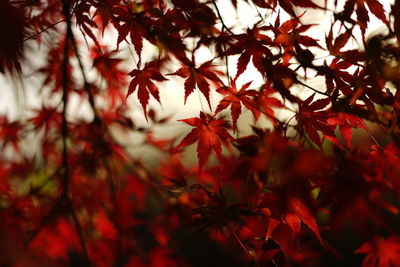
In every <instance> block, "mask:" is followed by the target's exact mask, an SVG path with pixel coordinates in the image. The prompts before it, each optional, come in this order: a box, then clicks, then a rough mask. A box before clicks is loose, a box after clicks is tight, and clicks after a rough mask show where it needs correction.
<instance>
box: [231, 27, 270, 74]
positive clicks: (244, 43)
mask: <svg viewBox="0 0 400 267" xmlns="http://www.w3.org/2000/svg"><path fill="white" fill-rule="evenodd" d="M257 26H258V25H257V24H256V25H254V27H253V29H247V32H246V33H242V34H239V35H236V36H235V39H236V40H237V42H236V43H235V44H233V45H232V46H231V47H230V48H229V49H228V50H227V51H226V54H227V55H236V54H240V56H239V59H238V62H237V72H236V77H238V76H239V75H240V74H242V73H243V72H244V71H245V69H246V67H247V64H248V63H249V61H250V58H252V61H253V64H254V67H256V69H257V70H258V71H259V72H260V73H261V74H263V73H264V69H263V64H262V61H263V57H264V56H265V55H267V56H268V57H272V56H273V55H272V52H271V51H270V47H271V46H273V45H274V44H273V42H272V40H271V38H269V37H268V36H267V35H265V34H262V32H263V31H266V30H268V29H269V27H266V26H264V27H257ZM263 75H264V74H263Z"/></svg>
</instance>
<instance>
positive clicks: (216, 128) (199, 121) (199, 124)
mask: <svg viewBox="0 0 400 267" xmlns="http://www.w3.org/2000/svg"><path fill="white" fill-rule="evenodd" d="M179 121H182V122H184V123H186V124H189V125H190V126H192V127H196V128H194V129H193V130H192V131H191V132H190V133H188V134H187V135H186V136H185V138H183V140H182V141H181V142H180V144H179V145H178V146H177V147H176V148H175V150H179V149H181V148H183V147H185V146H189V145H191V144H193V143H195V142H196V141H198V144H197V157H198V159H199V166H200V170H201V169H202V168H203V166H204V164H205V163H206V160H207V159H208V157H209V156H210V154H211V150H214V152H215V153H216V154H217V157H218V158H219V159H220V160H221V159H222V146H221V144H224V145H225V146H228V145H229V142H230V141H232V140H233V137H232V136H231V135H230V134H229V132H228V131H227V128H228V126H227V122H226V121H225V120H220V119H214V117H211V116H210V115H206V114H204V113H203V112H200V116H199V117H195V118H190V119H184V120H179Z"/></svg>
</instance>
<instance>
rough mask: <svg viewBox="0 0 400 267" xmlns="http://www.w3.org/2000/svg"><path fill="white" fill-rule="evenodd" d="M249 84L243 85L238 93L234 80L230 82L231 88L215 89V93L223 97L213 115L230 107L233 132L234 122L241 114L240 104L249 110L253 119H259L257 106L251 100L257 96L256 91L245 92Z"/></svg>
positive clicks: (234, 128)
mask: <svg viewBox="0 0 400 267" xmlns="http://www.w3.org/2000/svg"><path fill="white" fill-rule="evenodd" d="M250 84H251V82H248V83H246V84H244V85H243V86H242V87H241V88H240V89H239V91H238V90H237V87H236V79H234V80H232V81H231V86H223V87H220V88H218V89H217V92H219V93H221V94H224V95H225V97H224V98H223V99H222V100H221V101H220V102H219V105H218V106H217V109H216V110H215V114H218V113H219V112H221V111H222V110H224V109H226V108H227V107H229V106H231V116H232V122H233V130H234V131H235V130H236V122H237V120H238V118H239V116H240V114H241V113H242V104H243V105H244V106H245V107H246V108H247V109H248V110H250V111H251V112H252V113H253V115H254V117H255V118H258V117H259V114H260V112H259V111H258V108H257V105H256V103H255V102H254V100H253V98H252V97H254V96H256V95H257V94H258V92H257V91H256V90H246V89H247V88H249V86H250Z"/></svg>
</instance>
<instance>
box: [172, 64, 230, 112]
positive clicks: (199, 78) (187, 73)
mask: <svg viewBox="0 0 400 267" xmlns="http://www.w3.org/2000/svg"><path fill="white" fill-rule="evenodd" d="M217 74H219V75H222V72H221V71H218V70H216V69H215V65H214V64H212V60H210V61H207V62H205V63H203V64H201V65H200V67H198V68H196V67H195V63H192V62H186V65H185V66H184V67H182V68H180V69H179V70H177V71H176V72H174V73H171V74H169V75H177V76H180V77H182V78H186V80H185V104H186V100H187V98H188V96H189V95H190V94H191V93H192V92H193V91H194V89H195V87H196V85H197V87H198V88H199V89H200V92H201V93H202V94H203V95H204V97H205V98H206V99H207V103H208V105H209V106H210V109H211V103H210V82H211V83H213V84H214V85H215V86H218V87H219V86H221V85H222V81H221V79H220V78H219V77H218V75H217Z"/></svg>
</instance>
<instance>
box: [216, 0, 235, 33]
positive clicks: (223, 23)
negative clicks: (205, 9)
mask: <svg viewBox="0 0 400 267" xmlns="http://www.w3.org/2000/svg"><path fill="white" fill-rule="evenodd" d="M212 3H213V5H214V7H215V10H216V11H217V15H218V18H219V20H220V21H221V24H222V29H226V30H227V31H228V32H229V33H230V34H233V35H235V34H234V33H233V32H232V31H231V29H229V28H228V27H227V26H226V24H225V22H224V19H223V18H222V16H221V13H220V11H219V8H218V6H217V3H216V2H215V0H212Z"/></svg>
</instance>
